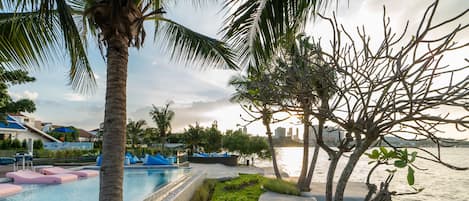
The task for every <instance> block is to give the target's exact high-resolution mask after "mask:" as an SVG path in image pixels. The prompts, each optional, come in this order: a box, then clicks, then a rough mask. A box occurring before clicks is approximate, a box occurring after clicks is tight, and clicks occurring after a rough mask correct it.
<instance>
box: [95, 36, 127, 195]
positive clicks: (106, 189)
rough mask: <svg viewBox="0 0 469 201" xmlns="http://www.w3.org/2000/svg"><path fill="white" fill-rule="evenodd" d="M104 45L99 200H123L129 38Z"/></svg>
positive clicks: (109, 41)
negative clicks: (103, 101)
mask: <svg viewBox="0 0 469 201" xmlns="http://www.w3.org/2000/svg"><path fill="white" fill-rule="evenodd" d="M107 42H108V48H107V82H106V103H105V112H104V137H103V155H102V156H103V159H102V164H101V169H100V190H99V200H100V201H122V199H123V193H122V189H123V185H122V182H123V178H124V154H125V144H126V139H125V138H126V135H125V132H126V118H127V116H126V83H127V62H128V57H129V54H128V39H126V38H123V37H122V36H121V35H117V34H116V35H114V36H112V37H111V38H109V39H108V40H107Z"/></svg>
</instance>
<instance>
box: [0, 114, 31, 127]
mask: <svg viewBox="0 0 469 201" xmlns="http://www.w3.org/2000/svg"><path fill="white" fill-rule="evenodd" d="M0 129H2V130H11V131H25V130H26V127H24V126H23V125H22V124H21V123H19V122H17V121H16V120H15V119H14V118H12V117H11V116H10V115H8V116H7V119H6V123H5V122H2V121H0Z"/></svg>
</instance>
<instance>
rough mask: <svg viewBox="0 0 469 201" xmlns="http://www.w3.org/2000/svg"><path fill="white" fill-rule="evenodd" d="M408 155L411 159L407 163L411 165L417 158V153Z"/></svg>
mask: <svg viewBox="0 0 469 201" xmlns="http://www.w3.org/2000/svg"><path fill="white" fill-rule="evenodd" d="M410 155H411V158H410V161H409V162H410V163H413V162H414V161H415V158H416V157H417V152H416V151H414V152H412V153H411V154H410Z"/></svg>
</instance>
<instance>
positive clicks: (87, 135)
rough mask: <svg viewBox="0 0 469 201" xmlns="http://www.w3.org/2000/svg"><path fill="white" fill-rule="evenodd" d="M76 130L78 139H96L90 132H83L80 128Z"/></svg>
mask: <svg viewBox="0 0 469 201" xmlns="http://www.w3.org/2000/svg"><path fill="white" fill-rule="evenodd" d="M77 130H78V136H79V137H84V138H94V137H96V136H95V135H93V134H91V133H90V132H88V131H85V130H83V129H81V128H78V129H77Z"/></svg>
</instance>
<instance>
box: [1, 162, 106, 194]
mask: <svg viewBox="0 0 469 201" xmlns="http://www.w3.org/2000/svg"><path fill="white" fill-rule="evenodd" d="M40 172H41V173H42V174H41V173H38V172H33V171H31V170H19V171H16V172H8V173H7V174H6V177H8V178H11V179H13V183H15V184H61V183H65V182H71V181H75V180H77V179H78V178H88V177H94V176H98V171H95V170H78V171H73V170H68V169H63V168H59V167H51V168H43V169H41V170H40ZM21 190H22V187H21V186H18V185H14V184H0V197H5V196H10V195H13V194H16V193H18V192H20V191H21Z"/></svg>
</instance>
